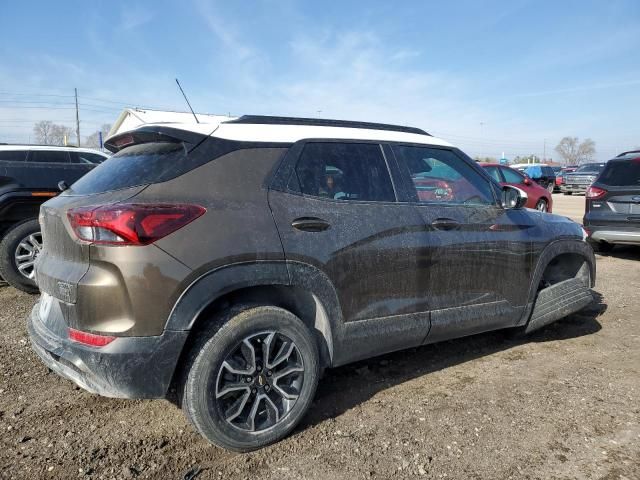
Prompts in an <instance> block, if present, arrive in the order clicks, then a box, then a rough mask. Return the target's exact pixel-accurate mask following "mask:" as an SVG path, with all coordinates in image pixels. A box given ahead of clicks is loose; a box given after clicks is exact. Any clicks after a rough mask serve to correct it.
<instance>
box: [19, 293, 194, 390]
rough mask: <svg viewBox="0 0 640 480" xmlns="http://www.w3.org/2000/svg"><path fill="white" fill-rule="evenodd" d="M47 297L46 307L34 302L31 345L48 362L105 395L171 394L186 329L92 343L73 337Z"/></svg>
mask: <svg viewBox="0 0 640 480" xmlns="http://www.w3.org/2000/svg"><path fill="white" fill-rule="evenodd" d="M45 298H46V296H45ZM49 298H51V297H49ZM47 301H48V302H49V304H50V305H48V307H47V308H41V304H42V300H41V301H40V302H38V303H36V305H35V306H34V307H33V310H32V311H31V315H30V316H29V319H28V323H27V326H28V330H29V337H30V338H31V343H32V346H33V350H34V351H35V352H36V353H37V354H38V356H39V357H40V359H41V360H42V361H43V362H44V364H45V365H46V366H47V367H49V368H50V369H51V370H53V371H55V372H56V373H57V374H58V375H61V376H62V377H65V378H67V379H69V380H71V381H73V382H75V383H76V384H77V385H78V386H80V387H82V388H83V389H85V390H87V391H89V392H91V393H97V394H99V395H103V396H106V397H118V398H163V397H165V396H166V395H167V392H168V389H169V386H170V383H171V379H172V377H173V373H174V371H175V368H176V365H177V363H178V359H179V357H180V353H181V351H182V347H183V346H184V343H185V341H186V338H187V334H188V332H186V331H165V332H164V333H163V334H162V335H158V336H150V337H119V338H117V339H116V340H114V341H113V342H112V343H110V344H109V345H107V346H105V347H101V348H96V347H88V346H84V345H81V344H78V343H75V342H72V341H71V340H69V338H68V337H67V327H66V325H65V324H64V321H63V320H62V315H61V314H60V309H59V307H58V304H57V301H55V300H47ZM41 316H45V317H46V318H41Z"/></svg>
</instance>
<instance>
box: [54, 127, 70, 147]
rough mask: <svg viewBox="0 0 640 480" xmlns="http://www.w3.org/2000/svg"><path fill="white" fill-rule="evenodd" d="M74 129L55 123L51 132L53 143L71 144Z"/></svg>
mask: <svg viewBox="0 0 640 480" xmlns="http://www.w3.org/2000/svg"><path fill="white" fill-rule="evenodd" d="M72 132H73V130H72V129H71V128H69V127H67V126H65V125H53V128H52V133H51V145H64V144H65V143H67V144H69V139H70V138H71V135H72Z"/></svg>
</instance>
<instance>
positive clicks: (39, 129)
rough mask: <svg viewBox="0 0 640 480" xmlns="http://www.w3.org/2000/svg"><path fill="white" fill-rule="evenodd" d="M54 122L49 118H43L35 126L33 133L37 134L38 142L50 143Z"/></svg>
mask: <svg viewBox="0 0 640 480" xmlns="http://www.w3.org/2000/svg"><path fill="white" fill-rule="evenodd" d="M52 128H53V122H50V121H49V120H42V121H40V122H38V123H36V124H35V125H34V126H33V134H34V136H35V140H36V143H42V144H43V145H49V144H50V142H51V134H52V131H51V130H52Z"/></svg>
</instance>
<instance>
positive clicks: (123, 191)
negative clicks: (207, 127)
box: [36, 129, 206, 304]
mask: <svg viewBox="0 0 640 480" xmlns="http://www.w3.org/2000/svg"><path fill="white" fill-rule="evenodd" d="M165 130H169V131H170V133H172V134H173V136H170V135H167V134H166V132H165V133H163V132H162V131H160V132H159V131H157V130H156V131H153V132H150V131H147V130H145V129H141V130H140V131H139V132H138V131H137V132H136V133H134V134H126V135H121V136H119V137H116V139H115V142H116V144H112V145H111V147H112V149H114V150H118V149H121V151H120V152H118V153H117V154H115V155H114V156H112V157H111V158H109V159H108V160H106V161H105V162H104V163H102V164H101V165H99V166H97V167H96V168H95V169H93V170H92V171H91V172H89V173H88V174H87V175H85V176H84V177H82V178H81V179H80V180H78V181H77V182H76V183H74V184H73V185H72V186H71V187H70V188H69V189H68V190H66V191H65V192H63V193H62V194H60V195H59V196H57V197H55V198H53V199H51V200H49V201H48V202H46V203H45V204H43V205H42V207H41V209H40V223H41V228H42V234H43V243H44V248H43V251H42V253H41V254H40V255H39V257H38V260H37V261H36V280H37V283H38V287H39V288H40V290H41V291H42V292H43V293H47V294H49V295H51V296H53V297H55V298H57V299H59V300H62V301H63V302H65V303H67V304H74V303H76V299H77V286H78V283H79V282H80V281H81V279H82V278H83V277H84V276H85V275H86V273H87V271H88V270H89V268H90V263H91V243H90V242H87V241H80V240H79V238H78V235H77V234H76V232H74V230H73V228H72V226H71V223H70V220H69V218H68V213H69V211H70V210H71V209H75V208H79V207H93V206H103V205H113V204H118V203H123V202H125V201H127V200H128V199H131V198H132V197H135V196H136V195H138V194H139V193H140V192H141V191H142V190H144V189H145V188H146V187H147V186H148V185H149V184H152V183H156V182H162V181H165V180H168V179H171V178H174V177H176V176H178V175H180V174H182V173H183V172H184V171H186V170H189V169H191V168H193V166H194V164H197V163H198V161H200V159H199V158H198V157H197V156H194V155H189V154H188V153H189V150H190V149H192V148H193V147H194V145H197V144H198V140H202V138H203V137H202V136H197V137H195V138H194V137H193V134H192V133H190V132H185V135H187V136H188V138H187V139H186V140H185V139H182V138H176V136H175V134H174V133H173V132H174V130H175V129H165ZM205 138H206V137H205ZM194 140H195V141H194Z"/></svg>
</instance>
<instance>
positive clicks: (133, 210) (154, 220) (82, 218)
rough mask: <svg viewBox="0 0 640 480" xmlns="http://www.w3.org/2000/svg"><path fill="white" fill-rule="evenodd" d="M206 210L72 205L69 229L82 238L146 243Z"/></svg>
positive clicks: (96, 240) (182, 207) (127, 205)
mask: <svg viewBox="0 0 640 480" xmlns="http://www.w3.org/2000/svg"><path fill="white" fill-rule="evenodd" d="M205 212H206V209H205V208H204V207H201V206H199V205H164V204H163V205H158V204H116V205H104V206H98V207H96V206H91V207H79V208H72V209H70V210H69V211H68V212H67V217H68V218H69V222H70V223H71V227H72V228H73V231H74V232H75V234H76V235H77V236H78V238H79V239H80V240H82V241H85V242H91V243H99V244H104V245H148V244H150V243H153V242H155V241H156V240H159V239H161V238H162V237H165V236H167V235H169V234H170V233H173V232H175V231H176V230H178V229H180V228H182V227H184V226H185V225H187V224H188V223H190V222H192V221H193V220H195V219H196V218H198V217H199V216H201V215H202V214H204V213H205Z"/></svg>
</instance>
